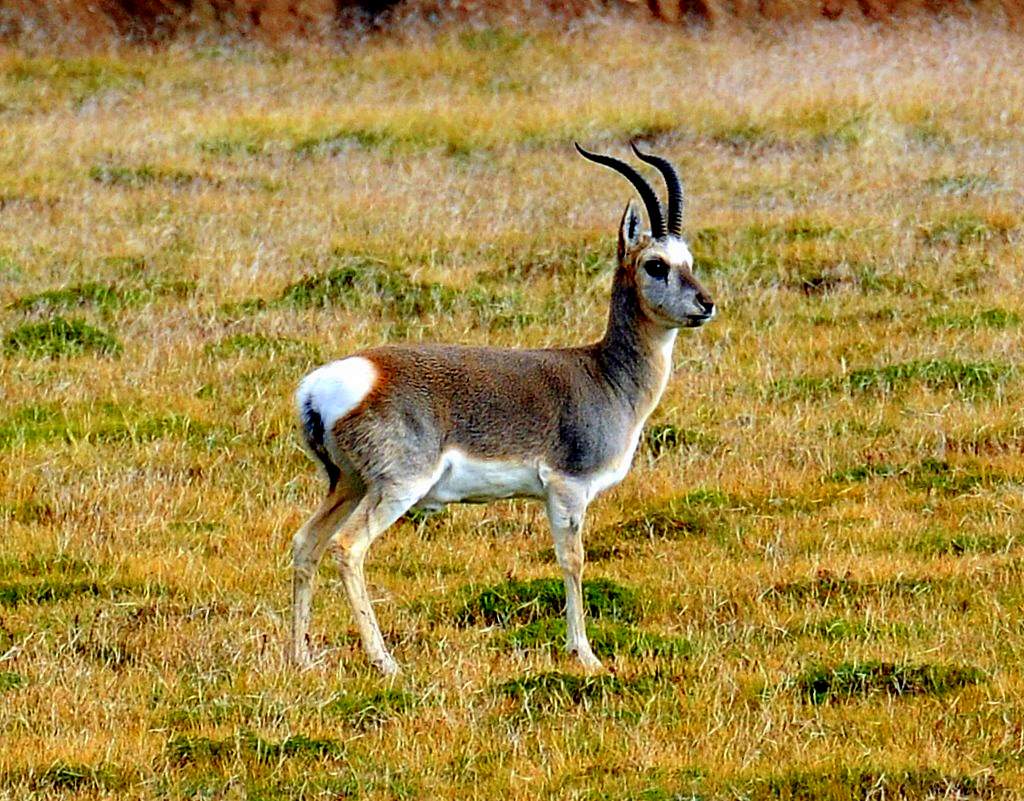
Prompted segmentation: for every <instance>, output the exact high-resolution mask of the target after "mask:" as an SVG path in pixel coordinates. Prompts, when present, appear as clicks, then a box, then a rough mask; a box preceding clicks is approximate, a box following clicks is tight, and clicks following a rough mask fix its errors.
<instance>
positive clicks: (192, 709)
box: [0, 25, 1024, 801]
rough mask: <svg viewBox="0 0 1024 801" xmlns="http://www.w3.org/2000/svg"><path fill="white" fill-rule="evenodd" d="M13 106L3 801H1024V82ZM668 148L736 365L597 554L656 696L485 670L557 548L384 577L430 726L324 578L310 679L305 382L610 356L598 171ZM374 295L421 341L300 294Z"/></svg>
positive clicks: (886, 62)
mask: <svg viewBox="0 0 1024 801" xmlns="http://www.w3.org/2000/svg"><path fill="white" fill-rule="evenodd" d="M0 69H2V80H0V115H2V121H3V124H2V125H0V175H2V176H3V183H2V185H0V302H2V303H3V311H2V312H0V320H2V331H0V335H2V336H3V337H5V339H4V345H3V348H4V351H3V354H2V357H0V400H2V406H0V457H2V462H0V498H2V502H0V521H2V525H3V532H4V533H3V536H2V538H0V797H2V798H19V799H20V798H26V797H36V798H50V797H59V796H62V795H76V796H79V797H85V798H218V799H219V798H253V799H256V798H262V799H267V798H295V797H308V798H318V797H325V798H335V797H353V798H367V799H384V798H428V797H429V798H452V799H455V798H459V799H462V798H480V799H493V798H496V797H505V798H508V799H533V798H538V797H540V798H544V797H558V798H578V799H605V798H607V799H648V801H653V799H668V798H691V797H699V798H807V799H810V798H836V799H839V798H851V797H854V798H860V797H870V798H876V797H877V798H883V797H884V798H894V797H906V798H918V797H920V798H924V797H932V798H946V797H948V798H962V797H983V798H987V797H1014V796H1015V795H1017V794H1019V793H1021V792H1024V772H1022V764H1024V762H1022V761H1024V739H1022V737H1024V736H1022V716H1024V701H1022V690H1024V685H1022V680H1024V674H1022V671H1021V661H1022V660H1021V657H1022V649H1024V622H1022V617H1021V610H1020V604H1021V600H1022V591H1021V579H1022V575H1021V574H1022V561H1021V556H1022V543H1021V538H1022V534H1024V527H1022V525H1021V513H1022V511H1024V495H1022V486H1024V418H1022V415H1021V411H1020V409H1021V401H1022V398H1024V385H1022V378H1021V367H1020V361H1021V360H1020V342H1021V334H1022V325H1024V322H1022V312H1021V311H1020V309H1021V308H1022V306H1024V282H1022V278H1021V276H1022V267H1024V265H1022V258H1021V248H1020V244H1021V223H1020V215H1021V208H1022V205H1021V197H1022V191H1024V178H1022V175H1024V169H1022V167H1024V159H1022V153H1024V136H1022V134H1021V130H1022V128H1021V124H1022V123H1024V52H1022V50H1021V47H1020V43H1019V40H1018V39H1016V38H1014V37H1012V36H1010V35H1008V34H1005V33H1002V32H998V31H992V30H970V29H966V28H962V27H957V26H946V27H942V26H932V27H928V28H926V29H921V30H910V29H907V30H901V31H891V32H888V33H879V32H866V31H863V30H858V29H854V28H849V29H847V28H844V27H829V28H820V29H819V28H809V29H807V30H805V31H802V32H798V33H794V34H792V35H790V36H787V37H785V38H775V37H771V36H756V37H755V36H740V35H735V34H734V35H728V36H724V35H722V36H709V37H705V38H701V37H691V36H688V35H686V34H684V33H682V32H679V31H672V30H666V29H664V28H654V27H644V26H639V25H638V26H636V27H630V28H627V29H625V30H622V29H612V28H592V29H589V30H587V31H584V32H579V33H577V34H572V35H569V34H565V35H556V34H541V33H534V34H530V35H520V34H516V33H511V32H506V31H490V32H483V33H481V32H475V33H471V34H464V35H459V34H445V35H444V36H441V37H439V38H437V39H434V40H430V41H423V42H422V43H419V44H413V45H410V44H408V43H406V44H403V45H398V44H389V43H387V42H377V43H373V44H366V45H362V46H359V47H355V48H353V49H352V50H351V51H349V52H346V53H344V54H338V53H332V52H328V51H316V52H308V53H288V54H280V53H269V52H261V51H246V50H226V51H222V50H216V49H211V50H206V51H198V50H191V51H186V50H182V51H170V52H164V53H160V54H144V53H134V52H130V51H126V52H121V53H119V54H116V55H110V56H91V57H82V58H76V59H60V58H57V57H51V56H38V55H36V56H27V55H24V54H21V53H17V52H5V53H2V54H0ZM633 134H640V135H643V136H646V137H647V138H648V141H649V142H651V143H652V145H653V146H655V147H656V149H658V150H659V151H661V152H664V153H666V154H667V155H669V156H671V157H672V158H674V159H675V160H676V161H677V162H678V163H679V165H680V166H681V168H682V170H683V172H684V175H685V178H686V184H687V189H688V192H689V197H690V205H689V210H688V216H687V228H688V230H689V232H690V233H691V235H692V241H693V247H694V250H695V251H696V253H697V254H698V264H699V269H700V270H701V274H702V278H703V279H704V280H705V283H706V284H707V285H708V286H709V288H710V289H711V290H712V291H713V293H714V294H715V298H716V300H717V301H718V302H719V304H720V306H721V317H720V319H719V320H717V321H716V322H715V324H714V325H711V326H709V327H707V328H706V329H702V330H700V331H699V332H691V333H686V332H684V334H683V335H682V336H681V337H680V342H679V345H678V347H677V354H676V367H677V370H676V374H675V377H674V378H673V380H672V382H671V384H670V386H669V390H668V392H667V394H666V397H665V398H664V400H663V402H662V404H661V407H660V408H659V410H658V411H657V412H656V414H655V416H654V419H653V420H652V423H653V424H654V425H655V426H657V428H656V433H657V436H656V437H651V438H650V439H649V442H648V443H647V444H646V445H645V446H644V448H643V449H642V451H641V452H640V453H639V454H638V457H637V460H636V463H635V465H634V469H633V471H632V473H631V474H630V476H629V478H628V479H627V480H626V482H624V484H623V485H621V486H620V487H619V488H617V489H616V490H614V491H613V492H611V493H609V494H608V495H607V496H606V497H605V498H604V499H603V500H602V501H600V502H598V503H596V504H595V505H594V506H593V507H592V515H591V519H590V521H589V532H590V533H589V535H588V541H589V542H590V543H591V547H592V551H593V553H594V556H595V557H599V558H595V559H592V561H591V562H590V563H589V566H588V574H587V575H588V577H590V578H595V577H604V578H607V579H610V580H612V581H614V582H617V583H618V584H620V585H623V586H624V587H625V588H627V589H632V590H634V591H635V592H636V594H637V597H638V599H639V603H640V613H639V615H640V616H639V619H638V620H636V621H633V622H632V623H629V622H627V623H623V624H621V626H620V627H619V628H615V627H614V626H613V625H612V624H608V623H605V622H602V621H599V620H595V621H594V623H595V625H597V626H605V627H606V628H607V630H608V631H610V632H611V634H609V635H608V636H609V637H610V638H611V641H612V646H611V647H613V648H614V649H617V653H615V655H614V656H612V657H611V658H610V659H609V660H608V661H609V663H610V664H611V665H612V666H613V668H614V670H615V678H614V679H608V680H605V681H604V682H603V683H602V682H597V683H587V682H580V681H576V680H575V679H574V668H573V665H572V663H571V662H570V661H569V660H567V659H566V658H564V657H563V656H562V655H561V654H560V653H559V652H558V651H557V649H552V648H549V647H546V646H544V645H543V641H544V631H543V630H541V631H540V633H539V634H538V629H537V628H533V629H528V630H521V629H511V630H505V629H502V628H500V627H487V626H485V625H484V624H482V623H481V624H475V625H469V626H466V625H458V624H457V621H456V619H455V613H456V611H457V609H458V604H459V599H460V598H465V597H466V596H465V593H467V592H468V590H466V589H465V588H466V586H467V585H470V584H477V585H493V584H499V583H501V582H503V581H504V580H505V579H506V576H512V577H514V578H515V579H518V580H529V579H534V578H544V577H554V576H556V568H555V566H554V565H553V564H552V561H551V558H550V555H549V544H548V541H547V537H548V534H547V530H546V527H545V525H544V524H543V520H542V516H541V515H540V514H539V513H538V510H537V509H536V508H535V507H533V506H530V505H528V504H521V503H513V504H506V505H496V506H490V507H485V508H477V507H464V508H453V509H451V510H450V511H449V512H448V513H445V514H443V515H441V516H439V517H435V518H431V519H428V520H425V521H417V522H403V523H401V524H400V525H398V526H396V527H395V529H394V530H393V531H391V532H389V534H388V535H387V536H386V537H384V538H383V539H382V540H381V541H380V542H379V544H378V545H377V546H375V548H374V551H373V552H372V554H371V559H370V568H369V570H370V578H371V582H372V584H373V585H374V589H373V592H374V595H375V597H377V598H378V599H379V601H380V604H379V616H380V617H381V621H382V625H383V627H384V629H385V632H386V636H387V638H388V640H389V642H390V643H392V644H393V645H394V646H395V654H396V657H397V658H398V660H399V661H400V663H401V664H402V665H403V667H404V669H405V673H404V674H403V676H402V677H400V678H399V679H398V680H396V681H395V682H394V683H388V682H386V681H384V680H382V679H379V678H377V677H376V676H375V675H373V674H371V672H370V671H369V670H368V668H367V666H366V664H365V661H364V659H363V657H362V655H361V653H360V649H359V647H358V642H357V640H356V638H355V635H354V628H353V626H352V624H351V621H350V619H349V615H348V610H347V606H346V604H345V602H344V599H343V593H342V592H341V590H340V586H339V585H338V583H337V581H336V578H335V573H334V571H333V568H332V566H330V565H325V566H324V568H323V570H322V572H321V581H320V590H319V592H318V594H317V601H316V610H315V618H314V631H315V636H316V637H317V647H318V649H319V652H320V664H319V667H318V669H316V670H314V671H312V672H308V673H301V674H296V673H295V672H294V671H292V670H291V669H290V668H289V667H288V666H287V665H286V663H285V662H284V659H283V643H284V639H285V631H286V621H287V601H288V597H289V591H288V586H289V564H288V560H289V543H290V538H291V535H292V533H293V532H294V530H295V529H296V528H297V527H298V525H299V524H300V523H301V521H302V520H303V519H304V516H305V515H306V514H308V512H309V511H310V510H311V509H312V508H313V507H314V506H315V504H316V502H317V499H318V496H319V494H320V493H321V492H322V485H321V481H320V478H319V476H318V475H317V474H316V470H315V468H314V467H313V466H312V465H311V464H310V463H309V462H308V460H307V459H306V458H305V456H304V455H303V454H302V452H301V451H300V449H299V447H298V445H297V443H296V439H295V437H294V435H293V423H292V416H291V406H290V397H291V393H292V390H293V387H294V386H295V384H296V382H297V381H298V379H299V378H300V377H301V376H302V375H303V374H304V373H305V371H306V370H308V369H309V368H310V367H312V366H314V365H315V364H317V363H319V362H320V361H321V360H325V359H327V358H330V357H333V356H337V355H340V354H344V353H347V352H351V351H353V350H355V349H358V348H361V347H364V346H368V345H371V344H376V343H380V342H384V341H398V340H417V339H427V338H429V339H438V340H457V341H462V342H488V343H494V344H508V345H539V344H549V343H567V342H579V341H584V340H588V339H591V338H593V337H596V336H597V335H598V334H599V333H600V331H601V328H602V324H603V320H604V310H605V302H606V293H607V288H608V284H609V277H610V272H609V270H610V268H611V265H612V258H613V254H614V232H615V225H616V222H617V220H618V216H619V214H620V212H621V208H622V206H623V204H624V202H625V200H626V198H627V196H628V195H627V191H626V187H625V186H624V184H623V182H622V181H621V180H619V179H617V178H615V177H614V176H612V175H610V174H608V173H606V172H604V171H602V170H599V169H596V168H595V167H593V166H592V165H589V164H587V163H585V162H584V161H582V160H581V159H579V158H578V157H576V156H575V155H574V154H573V153H572V151H571V148H570V145H569V142H570V140H571V139H572V138H573V137H577V138H581V139H582V140H584V141H586V142H587V143H589V144H590V145H592V146H595V147H596V146H600V147H601V148H602V149H613V150H614V149H617V148H621V146H622V144H624V142H625V140H626V139H627V138H628V137H629V136H630V135H633ZM353 267H354V268H355V270H356V273H357V274H358V275H366V274H374V275H377V277H378V284H377V288H378V292H377V293H376V294H373V293H365V292H364V293H360V292H358V291H357V292H352V291H349V290H345V289H344V288H343V287H342V288H341V289H339V288H338V286H337V285H334V288H333V289H331V287H330V286H328V288H327V290H324V291H326V298H322V297H320V296H319V295H317V294H316V293H317V292H319V291H321V290H323V288H324V285H323V284H322V283H321V284H317V283H316V282H315V281H313V282H310V283H309V284H307V285H305V286H303V285H297V284H296V282H299V281H300V279H302V278H304V277H308V276H321V277H322V276H324V275H327V274H329V271H331V270H339V269H344V268H353ZM290 287H291V288H290ZM289 288H290V289H289ZM50 290H65V291H63V292H57V293H54V294H50V295H46V294H40V293H47V292H49V291H50ZM321 301H322V302H321ZM56 318H64V319H66V320H69V321H72V322H70V323H69V324H67V325H64V326H63V327H61V324H56V325H54V324H53V321H54V320H55V319H56ZM75 321H82V322H84V323H87V324H88V325H90V326H93V327H94V328H96V329H98V330H99V331H101V332H106V333H107V334H110V335H112V336H113V337H115V338H116V340H117V343H118V344H119V346H120V349H119V350H117V347H116V346H115V345H109V347H108V350H109V351H110V352H107V353H104V352H102V348H103V347H105V345H104V340H102V339H95V340H90V339H89V335H90V331H91V329H84V328H82V327H80V326H79V327H76V323H75ZM33 326H35V327H33ZM47 326H49V327H47ZM96 336H97V337H98V336H100V335H96ZM78 342H84V344H82V346H81V347H83V348H85V350H84V352H83V353H78V354H75V353H68V352H66V351H69V350H74V348H75V347H77V346H76V344H75V343H78ZM50 351H59V352H61V353H63V355H60V354H58V355H51V356H47V355H46V353H48V352H50ZM652 532H653V535H652ZM631 626H635V627H636V630H634V629H633V628H631ZM637 631H642V632H646V633H648V634H651V635H655V634H656V635H661V636H663V637H666V638H674V639H671V640H670V641H669V642H670V645H665V646H664V647H661V648H654V649H653V651H652V650H651V649H650V648H648V649H647V650H646V651H645V650H644V648H643V647H640V646H638V645H637V642H639V637H640V635H639V634H637ZM531 634H532V635H536V636H537V637H538V638H539V639H540V640H541V641H542V646H541V647H539V648H526V647H516V646H514V645H512V644H510V638H514V637H521V638H527V637H529V636H531ZM616 637H618V638H619V640H618V641H616V640H615V638H616ZM556 639H557V638H556ZM525 641H526V640H525V639H520V640H519V642H520V643H523V642H525ZM547 672H552V673H553V675H550V676H544V675H543V674H545V673H547ZM538 676H540V678H537V677H538ZM802 678H804V679H807V680H808V681H809V682H810V683H809V684H808V685H807V687H806V688H805V687H804V686H803V685H802V684H801V680H802ZM812 679H813V681H812ZM844 682H845V683H844ZM510 683H511V684H510ZM830 688H831V690H832V692H831V694H830ZM897 691H898V692H897Z"/></svg>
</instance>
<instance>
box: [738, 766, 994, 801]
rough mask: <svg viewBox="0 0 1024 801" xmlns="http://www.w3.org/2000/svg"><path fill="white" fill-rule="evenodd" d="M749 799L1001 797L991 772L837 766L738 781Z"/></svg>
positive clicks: (833, 800) (822, 800) (820, 800)
mask: <svg viewBox="0 0 1024 801" xmlns="http://www.w3.org/2000/svg"><path fill="white" fill-rule="evenodd" d="M734 790H735V795H733V794H730V797H736V798H744V799H748V801H849V799H871V798H879V799H881V798H893V799H914V798H921V799H925V798H929V799H931V798H934V799H940V798H948V799H972V800H973V801H982V799H986V798H996V797H1001V795H1002V793H1001V792H1000V789H999V787H998V786H997V785H996V783H995V781H994V780H993V779H992V777H990V776H978V777H974V776H968V775H956V774H947V773H943V772H942V771H939V770H936V769H934V768H912V769H898V768H897V769H889V770H875V769H865V768H860V767H857V768H848V767H837V768H827V769H817V770H791V771H787V772H785V773H781V774H776V775H773V776H768V777H765V778H757V779H752V780H750V781H749V782H747V783H744V784H742V785H737V786H736V787H735V788H734Z"/></svg>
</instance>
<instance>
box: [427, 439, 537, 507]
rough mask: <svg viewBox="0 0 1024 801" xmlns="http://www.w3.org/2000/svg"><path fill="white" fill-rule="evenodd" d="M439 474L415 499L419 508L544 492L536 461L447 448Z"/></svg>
mask: <svg viewBox="0 0 1024 801" xmlns="http://www.w3.org/2000/svg"><path fill="white" fill-rule="evenodd" d="M439 472H440V476H439V478H438V479H437V481H436V482H435V483H434V485H433V486H432V487H431V488H430V489H429V490H428V491H427V494H426V495H424V496H423V497H422V498H420V500H419V501H417V502H416V507H417V508H420V509H436V508H439V507H441V506H444V505H445V504H446V503H459V502H467V503H483V502H486V501H496V500H500V499H502V498H539V497H542V496H543V495H544V486H543V484H542V483H541V480H540V474H539V472H538V467H537V465H531V464H526V463H523V462H511V461H502V460H497V459H474V458H473V457H471V456H467V455H466V454H464V453H462V452H461V451H457V450H450V451H445V453H444V455H443V456H442V457H441V464H440V467H439Z"/></svg>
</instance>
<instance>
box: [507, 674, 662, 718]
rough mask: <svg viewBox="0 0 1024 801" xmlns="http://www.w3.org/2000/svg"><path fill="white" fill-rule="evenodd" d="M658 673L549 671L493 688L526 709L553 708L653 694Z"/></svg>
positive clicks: (656, 688)
mask: <svg viewBox="0 0 1024 801" xmlns="http://www.w3.org/2000/svg"><path fill="white" fill-rule="evenodd" d="M662 681H663V680H662V679H661V677H659V676H635V677H633V678H629V679H627V678H620V677H619V676H610V675H601V676H576V675H573V674H570V673H560V672H557V671H555V672H550V673H538V674H535V675H532V676H524V677H522V678H518V679H511V680H510V681H506V682H502V683H501V684H499V685H497V686H495V687H494V693H495V695H499V696H504V697H505V698H510V699H513V700H516V701H519V702H520V703H521V704H522V705H523V707H524V708H525V709H527V710H531V709H536V710H543V711H554V710H558V709H564V708H566V707H571V706H590V705H592V704H597V705H602V706H603V705H605V704H608V703H610V702H613V701H615V700H618V699H622V698H632V697H647V696H652V695H654V694H655V693H656V692H657V691H658V689H659V688H660V686H661V684H662Z"/></svg>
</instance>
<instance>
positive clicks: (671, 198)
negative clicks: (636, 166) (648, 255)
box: [629, 142, 683, 236]
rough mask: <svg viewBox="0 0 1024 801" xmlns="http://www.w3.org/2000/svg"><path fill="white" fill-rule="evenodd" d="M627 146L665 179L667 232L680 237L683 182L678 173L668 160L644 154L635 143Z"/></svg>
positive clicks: (681, 231)
mask: <svg viewBox="0 0 1024 801" xmlns="http://www.w3.org/2000/svg"><path fill="white" fill-rule="evenodd" d="M629 146H630V147H631V148H633V152H634V153H635V154H636V157H637V158H638V159H640V161H644V162H647V163H648V164H650V165H651V166H652V167H656V168H657V170H658V172H660V173H661V174H662V175H663V176H664V177H665V186H667V187H668V232H669V233H670V234H675V235H676V236H680V235H681V234H682V233H683V182H682V181H680V180H679V173H678V172H676V168H675V167H674V166H672V162H670V161H669V160H668V159H663V158H662V157H661V156H654V155H652V154H650V153H644V152H643V151H642V150H640V148H638V147H637V146H636V142H630V143H629Z"/></svg>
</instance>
